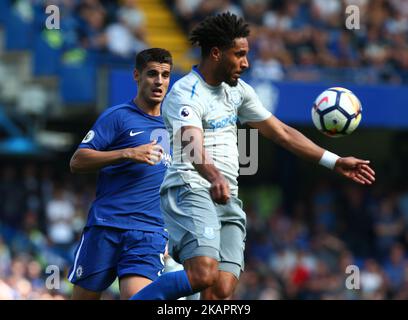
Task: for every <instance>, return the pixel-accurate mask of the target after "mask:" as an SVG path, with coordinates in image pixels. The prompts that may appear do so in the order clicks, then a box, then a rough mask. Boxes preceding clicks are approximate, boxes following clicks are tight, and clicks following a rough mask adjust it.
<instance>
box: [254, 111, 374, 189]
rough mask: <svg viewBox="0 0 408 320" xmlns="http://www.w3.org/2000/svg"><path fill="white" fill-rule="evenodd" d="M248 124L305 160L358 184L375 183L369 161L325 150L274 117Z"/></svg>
mask: <svg viewBox="0 0 408 320" xmlns="http://www.w3.org/2000/svg"><path fill="white" fill-rule="evenodd" d="M248 124H249V125H250V126H251V127H253V128H256V129H258V130H259V131H260V132H261V134H262V135H263V136H265V137H266V138H269V139H271V140H273V141H274V142H275V143H277V144H278V145H280V146H282V147H283V148H285V149H287V150H288V151H290V152H292V153H294V154H295V155H297V156H299V157H301V158H303V159H306V160H309V161H312V162H315V163H319V164H322V165H324V166H326V167H328V168H330V169H333V170H335V171H336V172H338V173H340V174H341V175H343V176H345V177H347V178H349V179H351V180H353V181H355V182H357V183H361V184H372V183H373V182H374V181H375V178H374V175H375V172H374V170H372V169H371V168H370V166H369V165H368V163H369V161H367V160H361V159H356V158H354V157H345V158H342V157H339V156H337V155H335V154H333V153H331V152H329V151H327V150H324V149H322V148H321V147H319V146H318V145H316V144H315V143H314V142H312V141H311V140H310V139H308V138H307V137H305V136H304V135H303V134H302V133H300V132H299V131H298V130H296V129H294V128H292V127H290V126H288V125H286V124H284V123H283V122H282V121H280V120H279V119H277V118H276V117H274V116H270V117H269V118H268V119H266V120H264V121H260V122H248Z"/></svg>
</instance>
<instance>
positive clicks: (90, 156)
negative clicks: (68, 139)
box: [70, 141, 163, 173]
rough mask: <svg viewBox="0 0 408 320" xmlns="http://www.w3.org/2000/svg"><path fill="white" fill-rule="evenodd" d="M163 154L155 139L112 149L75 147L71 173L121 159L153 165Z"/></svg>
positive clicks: (89, 170)
mask: <svg viewBox="0 0 408 320" xmlns="http://www.w3.org/2000/svg"><path fill="white" fill-rule="evenodd" d="M162 155H163V148H162V147H161V146H160V145H158V144H157V141H152V142H151V143H148V144H144V145H141V146H137V147H134V148H126V149H120V150H112V151H98V150H94V149H87V148H81V149H77V150H76V151H75V153H74V155H73V156H72V158H71V161H70V168H71V172H72V173H90V172H95V171H97V170H99V169H101V168H103V167H106V166H109V165H112V164H116V163H120V162H123V161H128V160H130V161H134V162H139V163H147V164H149V165H154V164H156V163H157V162H159V161H160V160H161V158H162Z"/></svg>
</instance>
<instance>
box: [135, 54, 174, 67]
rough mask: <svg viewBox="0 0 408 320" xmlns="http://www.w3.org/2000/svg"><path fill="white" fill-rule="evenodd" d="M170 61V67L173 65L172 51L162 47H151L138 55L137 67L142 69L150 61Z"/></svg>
mask: <svg viewBox="0 0 408 320" xmlns="http://www.w3.org/2000/svg"><path fill="white" fill-rule="evenodd" d="M152 61H153V62H159V63H168V64H169V65H170V67H172V66H173V58H172V56H171V53H170V52H169V51H167V50H166V49H162V48H150V49H145V50H142V51H140V52H139V53H138V54H137V55H136V62H135V68H136V69H137V70H138V71H140V72H141V71H142V70H143V69H144V68H145V67H146V65H147V63H148V62H152Z"/></svg>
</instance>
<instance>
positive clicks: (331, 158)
mask: <svg viewBox="0 0 408 320" xmlns="http://www.w3.org/2000/svg"><path fill="white" fill-rule="evenodd" d="M339 158H340V157H339V156H338V155H337V154H335V153H333V152H330V151H327V150H326V151H325V152H324V153H323V155H322V158H321V159H320V161H319V164H320V165H322V166H324V167H326V168H329V169H330V170H333V168H334V166H335V165H336V161H337V159H339Z"/></svg>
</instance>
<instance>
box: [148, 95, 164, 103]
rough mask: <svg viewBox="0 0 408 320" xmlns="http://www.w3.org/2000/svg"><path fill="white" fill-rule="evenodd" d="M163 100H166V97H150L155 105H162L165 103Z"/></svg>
mask: <svg viewBox="0 0 408 320" xmlns="http://www.w3.org/2000/svg"><path fill="white" fill-rule="evenodd" d="M163 98H164V95H160V96H157V95H154V96H151V97H150V101H151V102H154V103H160V102H162V101H163Z"/></svg>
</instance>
